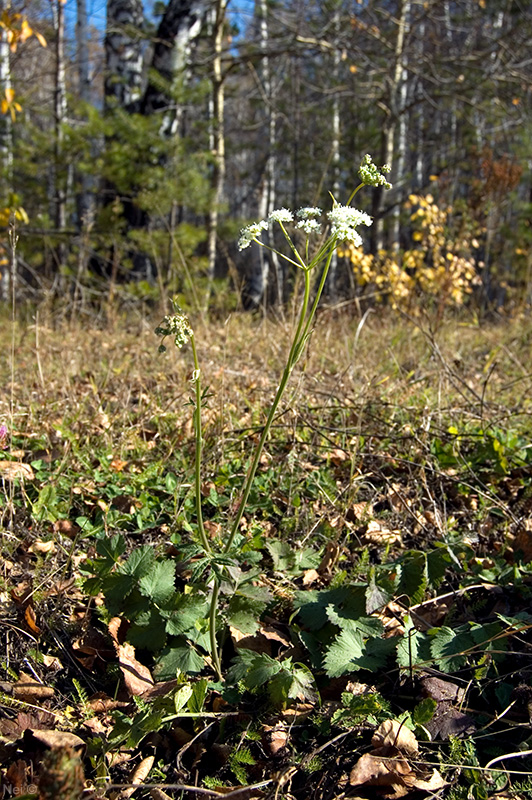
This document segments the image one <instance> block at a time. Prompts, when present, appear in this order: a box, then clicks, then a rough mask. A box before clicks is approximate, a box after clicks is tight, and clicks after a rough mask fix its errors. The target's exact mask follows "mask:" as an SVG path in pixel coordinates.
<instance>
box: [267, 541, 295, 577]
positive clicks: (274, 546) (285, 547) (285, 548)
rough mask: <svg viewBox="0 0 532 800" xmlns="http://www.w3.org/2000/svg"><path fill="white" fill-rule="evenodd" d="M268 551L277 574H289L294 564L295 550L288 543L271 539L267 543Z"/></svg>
mask: <svg viewBox="0 0 532 800" xmlns="http://www.w3.org/2000/svg"><path fill="white" fill-rule="evenodd" d="M266 549H267V551H268V553H269V554H270V556H271V559H272V561H273V568H274V569H275V570H276V571H277V572H288V571H289V570H290V567H291V566H293V563H294V555H293V550H292V548H291V547H290V545H289V544H288V542H282V541H280V540H278V539H270V540H268V541H267V542H266Z"/></svg>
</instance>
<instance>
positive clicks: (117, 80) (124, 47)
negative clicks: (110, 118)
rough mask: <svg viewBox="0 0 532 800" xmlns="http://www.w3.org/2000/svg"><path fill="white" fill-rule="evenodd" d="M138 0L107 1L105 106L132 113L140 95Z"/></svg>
mask: <svg viewBox="0 0 532 800" xmlns="http://www.w3.org/2000/svg"><path fill="white" fill-rule="evenodd" d="M143 22H144V12H143V8H142V2H141V0H108V3H107V29H106V34H105V61H106V72H105V102H106V105H107V106H108V107H109V105H111V104H113V103H116V104H117V105H118V106H119V107H120V108H124V109H125V110H127V111H135V110H136V106H137V104H138V102H139V100H140V97H141V92H142V65H143V59H142V39H141V29H142V25H143Z"/></svg>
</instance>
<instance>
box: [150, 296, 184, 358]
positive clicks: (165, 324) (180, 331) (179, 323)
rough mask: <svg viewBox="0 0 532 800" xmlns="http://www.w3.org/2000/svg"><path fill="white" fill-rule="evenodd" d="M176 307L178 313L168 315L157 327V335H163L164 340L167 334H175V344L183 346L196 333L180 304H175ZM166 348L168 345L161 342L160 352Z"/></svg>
mask: <svg viewBox="0 0 532 800" xmlns="http://www.w3.org/2000/svg"><path fill="white" fill-rule="evenodd" d="M174 308H175V310H176V313H175V314H172V315H171V316H170V315H168V316H166V317H165V318H164V319H163V321H162V322H161V324H160V325H159V326H158V327H157V328H155V333H156V334H157V336H162V337H163V340H164V339H165V338H166V336H173V337H174V343H175V346H176V347H179V348H181V347H183V345H185V344H186V343H187V342H188V340H189V339H190V338H191V337H192V336H193V335H194V332H193V330H192V327H191V325H190V322H189V321H188V317H187V315H186V314H184V313H183V312H182V311H181V309H180V308H179V306H177V305H175V304H174ZM165 350H166V347H165V346H164V345H163V344H161V345H160V346H159V352H161V353H164V351H165Z"/></svg>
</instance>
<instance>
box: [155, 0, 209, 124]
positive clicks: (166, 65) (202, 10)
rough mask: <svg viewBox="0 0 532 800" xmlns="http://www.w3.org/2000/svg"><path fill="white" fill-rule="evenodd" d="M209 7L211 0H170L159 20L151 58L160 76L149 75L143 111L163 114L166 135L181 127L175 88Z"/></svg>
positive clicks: (162, 121)
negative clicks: (152, 76)
mask: <svg viewBox="0 0 532 800" xmlns="http://www.w3.org/2000/svg"><path fill="white" fill-rule="evenodd" d="M221 1H222V0H220V2H221ZM208 8H209V6H208V2H207V0H169V2H168V5H167V6H166V10H165V12H164V14H163V17H162V19H161V22H160V23H159V27H158V29H157V33H156V36H155V46H154V49H153V58H152V61H151V69H152V71H153V72H155V73H156V74H157V75H158V76H159V78H158V79H157V80H155V81H153V80H150V79H148V85H147V87H146V91H145V92H144V96H143V98H142V101H141V104H140V111H141V113H142V114H146V115H148V114H161V127H160V133H161V135H162V136H167V137H169V136H173V135H175V134H176V133H177V131H178V129H179V121H180V108H179V105H178V103H176V101H175V99H174V98H173V97H172V91H171V90H172V89H173V88H175V85H176V79H179V77H181V79H182V78H183V72H184V70H185V69H186V66H187V63H188V60H189V54H190V47H191V42H192V41H193V39H195V38H196V37H197V35H198V34H199V32H200V30H201V25H202V21H203V17H204V16H205V14H206V13H207V11H208ZM161 78H162V80H160V79H161Z"/></svg>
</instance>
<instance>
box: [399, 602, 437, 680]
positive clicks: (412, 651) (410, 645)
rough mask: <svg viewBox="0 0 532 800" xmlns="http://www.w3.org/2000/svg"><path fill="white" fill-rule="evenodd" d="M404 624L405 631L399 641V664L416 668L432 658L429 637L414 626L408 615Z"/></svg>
mask: <svg viewBox="0 0 532 800" xmlns="http://www.w3.org/2000/svg"><path fill="white" fill-rule="evenodd" d="M403 624H404V627H405V632H404V633H403V635H402V636H401V637H400V638H399V640H398V642H397V664H398V665H399V666H400V667H405V668H407V669H416V667H418V668H419V666H420V665H422V664H424V663H427V662H428V661H430V660H431V655H430V644H429V639H428V637H427V635H426V634H425V633H422V632H421V631H418V630H416V628H414V625H413V623H412V619H411V618H410V617H409V616H408V615H407V616H405V618H404V623H403Z"/></svg>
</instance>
